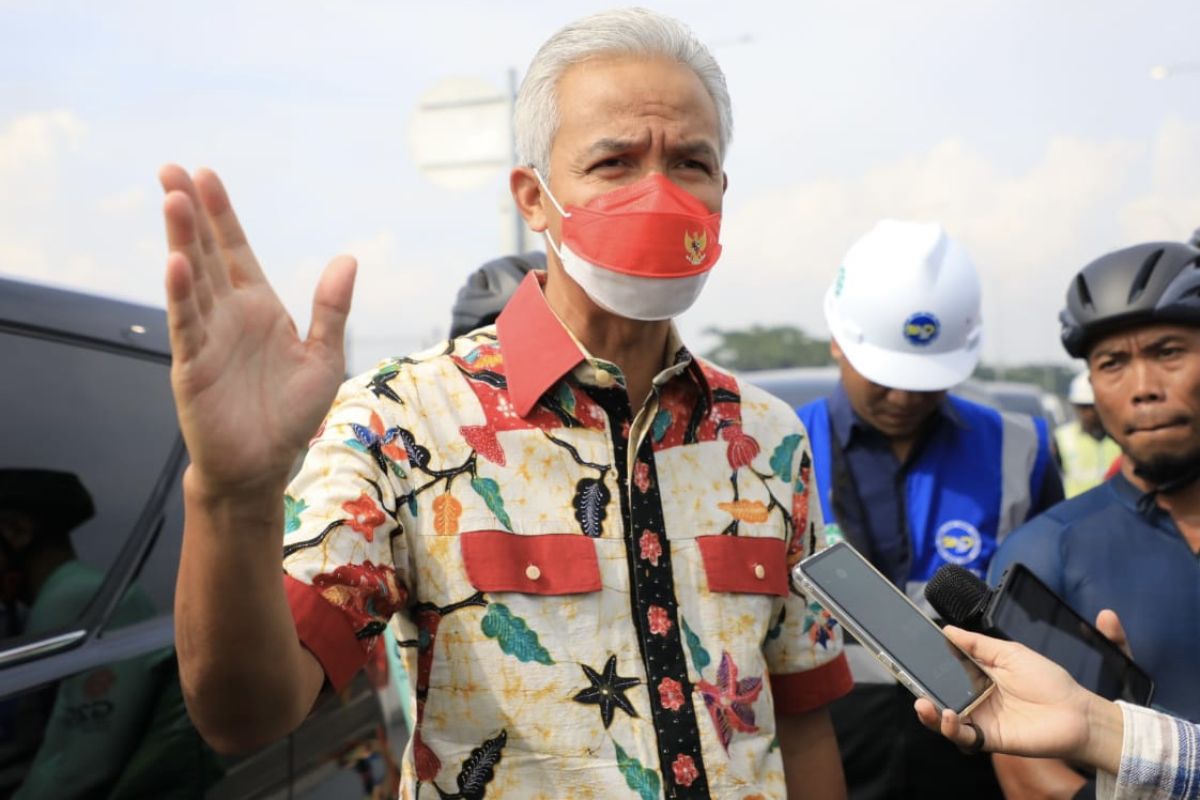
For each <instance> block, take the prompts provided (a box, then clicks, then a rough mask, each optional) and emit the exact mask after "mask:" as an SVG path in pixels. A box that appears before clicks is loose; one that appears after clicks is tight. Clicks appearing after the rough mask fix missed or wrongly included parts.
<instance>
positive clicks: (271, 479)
mask: <svg viewBox="0 0 1200 800" xmlns="http://www.w3.org/2000/svg"><path fill="white" fill-rule="evenodd" d="M159 180H160V181H161V183H162V186H163V190H164V191H165V192H166V198H165V200H164V202H163V213H164V216H165V218H166V224H167V240H168V244H169V246H170V255H169V256H168V259H167V275H166V284H167V315H168V325H169V329H170V337H171V350H172V358H173V362H172V367H171V385H172V388H173V389H174V392H175V404H176V409H177V411H178V414H179V422H180V427H181V429H182V431H183V436H184V440H185V441H186V442H187V446H188V450H189V453H190V455H191V459H192V465H193V467H192V469H193V474H194V477H196V478H198V479H199V481H200V483H201V485H202V486H203V488H204V490H205V491H206V492H209V493H212V494H214V495H255V494H259V493H263V492H271V493H275V492H281V491H282V490H283V487H284V484H285V483H286V480H287V476H288V472H289V470H290V467H291V465H292V462H293V461H294V459H295V457H296V455H297V453H298V452H299V451H300V449H301V448H303V447H304V445H305V443H306V442H307V440H308V439H309V438H310V437H311V436H312V435H313V433H314V432H315V431H316V429H317V426H318V425H319V424H320V421H321V418H322V417H323V416H324V414H325V413H326V412H327V411H328V409H329V405H330V403H331V402H332V400H333V397H334V394H335V393H336V391H337V386H338V384H339V383H340V381H341V379H342V373H343V369H344V356H343V348H342V336H343V332H344V330H345V322H346V316H347V314H348V313H349V311H350V296H351V292H352V290H353V285H354V273H355V262H354V260H353V259H351V258H349V257H346V256H342V257H339V258H336V259H334V260H333V261H331V262H330V263H329V265H328V266H327V267H326V268H325V272H324V274H323V275H322V276H321V280H320V281H319V283H318V285H317V289H316V292H315V294H314V298H313V314H312V325H311V328H310V330H309V335H308V338H307V339H301V338H300V337H299V335H298V333H297V331H296V327H295V324H294V323H293V322H292V319H291V317H290V316H289V315H288V313H287V311H286V309H284V307H283V304H282V303H281V302H280V301H279V298H278V296H277V295H276V294H275V292H274V290H273V289H272V288H271V286H270V284H269V283H268V282H267V280H266V277H265V276H264V274H263V272H262V269H261V268H260V267H259V264H258V261H257V260H256V259H255V257H254V253H253V251H252V250H251V249H250V245H249V243H248V242H247V241H246V236H245V234H244V233H243V231H242V228H241V225H240V223H239V222H238V219H237V216H236V214H235V213H234V211H233V207H232V205H231V204H230V201H229V198H228V195H227V194H226V192H225V189H224V187H223V186H222V185H221V182H220V179H218V178H217V176H216V174H215V173H213V172H211V171H208V170H199V171H197V172H196V174H195V176H194V179H193V178H189V176H188V174H187V173H186V172H185V171H184V170H183V169H182V168H180V167H178V166H175V165H169V166H166V167H164V168H163V169H162V170H161V172H160V173H159Z"/></svg>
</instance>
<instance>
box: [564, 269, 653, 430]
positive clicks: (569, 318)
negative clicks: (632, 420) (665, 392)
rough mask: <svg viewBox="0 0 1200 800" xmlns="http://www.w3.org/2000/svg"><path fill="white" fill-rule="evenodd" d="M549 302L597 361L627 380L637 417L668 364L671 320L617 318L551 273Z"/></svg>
mask: <svg viewBox="0 0 1200 800" xmlns="http://www.w3.org/2000/svg"><path fill="white" fill-rule="evenodd" d="M545 293H546V302H547V303H548V304H549V306H550V308H551V309H552V310H553V311H554V313H555V314H557V315H558V318H559V319H560V320H562V322H563V324H564V325H566V326H567V330H569V331H570V332H571V333H572V334H574V335H575V338H577V339H578V340H579V341H580V343H581V344H582V345H583V346H584V347H585V348H586V349H587V351H588V352H589V353H590V354H591V355H592V356H594V357H595V358H599V359H602V360H604V361H610V362H612V363H613V364H616V365H617V367H619V368H620V370H621V374H623V375H624V376H625V386H626V389H627V391H628V392H629V404H630V406H631V407H632V409H633V411H634V413H636V412H637V410H638V409H640V408H641V407H642V405H643V404H644V403H645V402H646V398H647V397H648V396H649V394H650V387H651V385H652V383H653V381H654V376H655V375H657V374H658V373H659V372H660V371H661V370H662V368H663V365H664V364H665V362H666V350H667V337H668V336H669V334H670V330H671V323H670V322H669V321H667V320H661V321H656V322H643V321H640V320H633V319H626V318H625V317H620V316H617V315H616V314H613V313H611V312H609V311H606V310H605V309H603V308H600V307H599V306H597V305H596V304H595V303H594V302H592V300H591V299H590V298H589V297H588V296H587V295H586V294H585V293H584V292H583V290H582V289H580V288H579V287H578V286H577V285H575V284H574V283H573V282H571V281H569V280H566V279H565V278H563V277H561V276H558V275H556V274H555V271H554V270H550V274H549V275H548V276H547V278H546V286H545Z"/></svg>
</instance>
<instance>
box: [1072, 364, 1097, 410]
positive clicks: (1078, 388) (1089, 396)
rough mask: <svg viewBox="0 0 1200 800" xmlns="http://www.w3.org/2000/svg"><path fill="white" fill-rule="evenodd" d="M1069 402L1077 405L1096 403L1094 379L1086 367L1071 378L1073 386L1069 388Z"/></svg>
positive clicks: (1092, 404)
mask: <svg viewBox="0 0 1200 800" xmlns="http://www.w3.org/2000/svg"><path fill="white" fill-rule="evenodd" d="M1067 402H1068V403H1071V404H1072V405H1076V406H1094V405H1095V404H1096V395H1095V393H1094V392H1092V379H1091V377H1090V376H1089V375H1088V371H1087V370H1086V369H1085V370H1084V371H1083V372H1081V373H1079V374H1078V375H1076V376H1075V377H1074V378H1072V379H1071V388H1070V389H1068V390H1067Z"/></svg>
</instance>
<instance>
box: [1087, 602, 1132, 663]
mask: <svg viewBox="0 0 1200 800" xmlns="http://www.w3.org/2000/svg"><path fill="white" fill-rule="evenodd" d="M1096 627H1097V628H1098V629H1099V630H1100V632H1101V633H1103V634H1104V636H1105V638H1106V639H1108V640H1109V641H1110V642H1112V643H1113V644H1115V645H1116V646H1117V647H1119V648H1121V651H1122V652H1123V653H1125V655H1127V656H1129V657H1130V658H1133V652H1132V651H1131V650H1130V647H1129V639H1128V637H1126V636H1125V628H1124V626H1123V625H1121V619H1120V617H1118V616H1117V612H1115V611H1113V610H1112V609H1111V608H1105V609H1102V610H1101V611H1100V613H1099V614H1097V615H1096Z"/></svg>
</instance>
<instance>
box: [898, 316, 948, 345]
mask: <svg viewBox="0 0 1200 800" xmlns="http://www.w3.org/2000/svg"><path fill="white" fill-rule="evenodd" d="M941 332H942V323H940V322H938V318H937V317H935V316H934V315H933V314H931V313H929V312H928V311H918V312H917V313H916V314H913V315H912V316H911V317H909V318H908V319H906V320H905V321H904V338H905V339H908V341H909V342H911V343H912V344H915V345H917V346H918V347H924V346H925V345H928V344H933V342H934V340H935V339H937V337H938V334H939V333H941Z"/></svg>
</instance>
